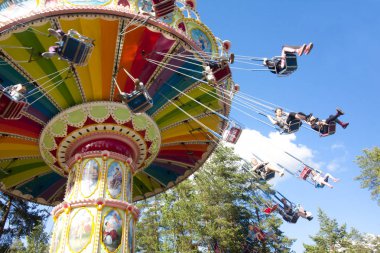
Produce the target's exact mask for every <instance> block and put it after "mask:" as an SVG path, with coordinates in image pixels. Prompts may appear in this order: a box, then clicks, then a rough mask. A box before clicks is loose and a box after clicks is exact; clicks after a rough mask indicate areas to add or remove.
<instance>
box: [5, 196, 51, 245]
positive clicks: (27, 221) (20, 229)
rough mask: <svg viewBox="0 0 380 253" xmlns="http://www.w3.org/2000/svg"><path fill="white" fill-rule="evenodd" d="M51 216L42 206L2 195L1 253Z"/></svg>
mask: <svg viewBox="0 0 380 253" xmlns="http://www.w3.org/2000/svg"><path fill="white" fill-rule="evenodd" d="M48 216H49V213H48V212H47V210H46V209H43V208H42V207H41V206H40V205H37V204H34V203H29V202H27V201H23V200H20V199H16V198H14V197H12V196H8V195H6V194H4V193H0V252H4V251H5V250H7V249H8V248H9V247H10V245H11V244H12V242H13V240H14V239H20V238H23V237H24V236H26V235H28V234H30V233H31V231H32V230H33V229H34V228H35V227H36V226H37V225H38V224H42V222H43V221H45V220H46V218H47V217H48Z"/></svg>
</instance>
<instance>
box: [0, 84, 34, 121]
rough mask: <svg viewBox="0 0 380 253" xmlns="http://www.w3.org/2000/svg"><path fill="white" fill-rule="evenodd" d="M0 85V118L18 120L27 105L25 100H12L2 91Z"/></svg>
mask: <svg viewBox="0 0 380 253" xmlns="http://www.w3.org/2000/svg"><path fill="white" fill-rule="evenodd" d="M3 90H4V89H3V87H2V86H1V85H0V118H3V119H9V120H18V119H20V118H21V117H22V112H23V111H25V110H26V109H27V108H28V106H29V104H28V103H27V102H26V99H25V98H23V99H22V100H18V101H17V100H14V99H13V98H12V97H11V95H10V94H8V93H7V92H4V91H3Z"/></svg>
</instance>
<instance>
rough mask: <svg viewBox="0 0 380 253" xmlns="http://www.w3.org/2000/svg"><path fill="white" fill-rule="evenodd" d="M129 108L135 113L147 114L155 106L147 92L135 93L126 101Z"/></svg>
mask: <svg viewBox="0 0 380 253" xmlns="http://www.w3.org/2000/svg"><path fill="white" fill-rule="evenodd" d="M126 103H127V104H128V106H129V108H130V109H131V110H132V111H133V112H134V113H138V112H145V111H146V110H148V109H150V108H151V107H152V106H153V101H152V99H151V98H150V96H149V94H148V93H147V92H145V91H134V92H132V93H131V95H130V96H128V100H127V101H126Z"/></svg>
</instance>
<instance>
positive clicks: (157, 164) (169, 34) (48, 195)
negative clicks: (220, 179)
mask: <svg viewBox="0 0 380 253" xmlns="http://www.w3.org/2000/svg"><path fill="white" fill-rule="evenodd" d="M136 17H137V16H136V14H133V13H128V12H125V11H122V10H119V9H117V8H114V9H113V8H103V9H101V8H95V7H93V8H73V7H70V8H68V7H65V8H61V9H55V10H51V11H49V12H44V13H41V14H34V15H32V16H29V17H26V18H24V19H21V20H17V21H14V22H11V23H9V24H7V25H4V26H3V27H0V32H1V33H0V78H1V84H2V85H3V86H4V87H7V86H10V85H13V84H17V83H24V84H26V87H27V89H28V91H29V93H28V95H27V96H28V101H29V102H30V103H31V105H30V107H29V108H28V110H27V111H26V113H24V115H23V117H22V118H21V119H19V120H6V119H0V134H1V136H0V184H1V189H2V190H3V191H5V192H7V193H9V194H13V195H15V196H19V197H22V198H25V199H29V200H31V201H36V202H39V203H42V204H49V205H51V204H56V203H57V202H58V201H61V200H62V199H63V195H64V191H65V184H66V180H67V179H66V178H65V177H63V176H61V175H58V174H56V173H55V172H53V171H52V170H51V169H50V168H49V167H48V166H47V165H46V164H45V163H44V162H43V160H42V158H41V155H40V152H39V148H38V142H39V136H40V133H41V131H42V130H43V128H44V126H45V125H46V124H47V122H49V119H51V118H52V117H54V116H55V115H56V114H57V113H59V112H61V111H62V110H65V109H67V108H69V107H72V106H74V105H78V104H82V103H86V102H91V101H120V98H119V96H118V94H119V92H118V90H117V88H116V86H115V82H114V81H113V78H115V79H116V81H117V83H118V84H119V86H120V88H121V89H122V91H125V92H130V91H132V90H133V89H134V85H133V82H132V81H131V80H130V79H129V78H128V77H127V75H126V74H125V72H124V71H123V68H124V69H126V70H127V71H128V72H130V73H131V74H132V76H134V77H136V78H139V79H140V80H141V81H142V82H143V83H144V84H145V85H146V87H147V88H148V91H149V93H150V95H151V97H152V98H153V101H154V106H153V107H152V108H151V109H150V110H149V111H147V114H148V115H149V116H151V117H152V118H153V119H154V121H155V122H156V124H157V125H158V127H159V129H160V131H161V136H162V145H161V148H160V151H159V153H158V156H157V158H156V159H155V160H154V161H153V163H152V164H151V165H150V166H148V167H147V168H145V169H144V171H142V172H139V173H137V174H136V175H135V177H134V188H133V195H134V200H135V201H136V200H139V199H143V198H146V197H149V196H152V195H154V194H157V193H159V192H162V191H164V190H166V189H168V188H170V187H172V186H174V185H175V184H177V183H178V182H180V181H182V180H183V179H185V178H187V177H188V176H189V175H190V174H191V173H193V172H194V171H195V170H197V169H198V168H199V167H200V166H201V165H202V164H203V163H204V161H205V160H206V159H207V157H208V156H209V155H210V154H211V152H212V150H213V149H214V148H215V146H216V138H214V137H213V135H212V132H210V131H207V129H205V128H204V127H202V126H201V125H200V124H199V123H198V122H197V121H200V122H201V123H202V124H204V125H206V126H207V127H208V128H209V129H211V130H212V131H215V132H216V133H219V134H221V132H222V129H223V128H224V126H225V124H226V122H225V120H223V119H222V118H221V117H220V116H218V115H217V114H215V113H213V112H212V111H210V110H209V109H206V108H205V107H204V106H202V105H201V104H204V105H207V107H209V108H211V109H212V110H214V111H216V112H218V113H221V114H223V115H227V114H228V113H229V106H228V103H227V106H226V104H225V103H221V102H220V101H219V100H218V99H216V98H215V95H212V94H213V93H214V92H217V91H216V90H215V88H213V87H212V86H209V85H207V84H205V83H202V82H200V81H199V80H202V79H203V74H202V71H203V67H202V59H203V58H204V57H205V54H203V52H200V48H199V46H198V45H197V44H196V43H195V42H194V41H193V40H192V39H191V38H190V37H188V36H186V35H185V34H183V33H182V32H180V31H179V30H178V29H173V28H172V27H170V26H168V25H166V24H164V23H162V22H159V21H157V20H154V19H149V18H147V17H144V16H138V18H139V19H140V20H142V21H141V22H139V23H131V20H134V19H136ZM193 23H194V22H193ZM48 28H53V29H58V28H59V29H62V30H63V31H68V30H69V29H74V30H76V31H78V32H79V33H81V34H82V35H85V36H87V37H89V38H92V39H94V40H95V47H94V50H93V52H92V55H91V57H90V60H89V63H88V65H86V66H84V67H73V66H70V65H69V64H68V62H67V61H64V60H59V59H57V58H52V59H45V58H43V57H42V56H41V53H43V52H45V51H48V48H49V47H50V46H52V45H54V43H55V42H56V38H54V37H52V36H48V33H47V30H48ZM200 28H201V26H199V29H200ZM205 34H206V32H205ZM208 36H210V35H208ZM212 39H213V38H210V39H209V41H212ZM179 53H182V54H187V55H188V56H189V57H191V58H198V59H199V61H194V63H196V64H192V63H189V62H186V61H181V60H178V59H174V58H171V57H169V56H168V55H169V54H173V55H177V54H179ZM146 58H149V59H150V60H154V61H157V62H159V63H161V64H162V63H167V66H170V68H172V69H173V70H170V69H168V68H166V67H163V66H161V65H160V64H155V63H152V61H147V60H146ZM197 79H199V80H197ZM173 87H175V88H176V89H178V90H180V91H182V92H184V93H186V94H187V95H188V96H190V98H189V97H187V96H185V95H183V94H182V93H180V92H179V91H177V90H176V89H174V88H173ZM200 87H202V88H200ZM204 89H206V90H209V91H210V93H205V92H204ZM192 98H193V99H195V100H197V101H198V102H200V104H199V103H197V102H196V101H194V100H193V99H192ZM171 102H173V103H174V104H173V103H171ZM183 111H186V112H187V113H188V114H190V115H191V117H189V116H188V115H187V114H186V113H184V112H183ZM194 118H196V120H194Z"/></svg>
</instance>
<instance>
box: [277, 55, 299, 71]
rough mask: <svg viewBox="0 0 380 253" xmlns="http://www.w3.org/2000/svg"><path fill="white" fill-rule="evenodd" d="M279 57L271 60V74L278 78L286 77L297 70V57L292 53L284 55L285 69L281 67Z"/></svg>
mask: <svg viewBox="0 0 380 253" xmlns="http://www.w3.org/2000/svg"><path fill="white" fill-rule="evenodd" d="M281 60H282V57H281V56H276V57H273V58H272V59H271V61H272V62H273V65H274V66H273V67H272V69H273V71H272V72H273V73H275V74H277V75H278V76H288V75H290V74H292V73H293V72H294V71H296V70H297V68H298V64H297V55H296V54H293V53H285V67H283V68H282V67H281Z"/></svg>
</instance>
